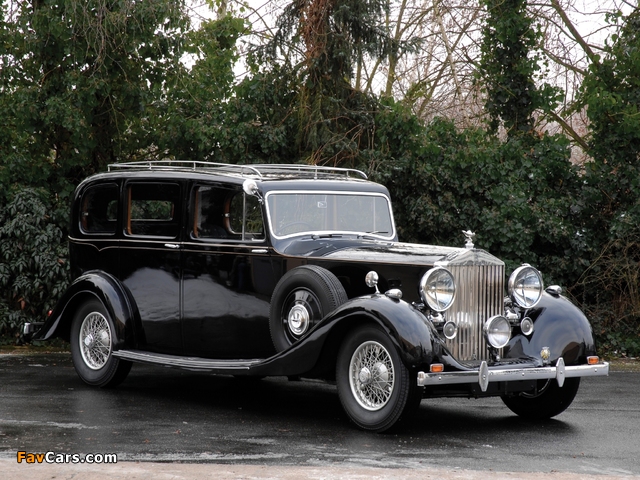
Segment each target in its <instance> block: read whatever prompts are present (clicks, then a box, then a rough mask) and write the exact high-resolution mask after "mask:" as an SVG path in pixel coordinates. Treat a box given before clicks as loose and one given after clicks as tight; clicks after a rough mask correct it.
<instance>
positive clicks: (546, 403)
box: [502, 378, 580, 420]
mask: <svg viewBox="0 0 640 480" xmlns="http://www.w3.org/2000/svg"><path fill="white" fill-rule="evenodd" d="M579 386H580V378H567V379H565V381H564V385H563V386H562V387H559V386H558V382H557V381H556V380H541V381H539V382H538V389H537V391H536V392H535V393H524V392H523V393H520V394H518V395H503V396H502V401H503V402H504V404H505V405H506V406H507V407H509V410H511V411H512V412H513V413H515V414H516V415H518V416H520V417H522V418H526V419H528V420H545V419H548V418H551V417H555V416H556V415H559V414H561V413H562V412H564V411H565V410H566V409H567V408H568V407H569V405H571V402H573V399H574V398H575V397H576V394H577V393H578V387H579Z"/></svg>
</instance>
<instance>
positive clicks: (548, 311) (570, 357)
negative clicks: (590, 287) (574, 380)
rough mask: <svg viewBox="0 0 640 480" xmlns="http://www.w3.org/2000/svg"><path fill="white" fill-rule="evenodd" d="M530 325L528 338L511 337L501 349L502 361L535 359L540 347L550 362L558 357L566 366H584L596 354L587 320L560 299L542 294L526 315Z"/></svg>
mask: <svg viewBox="0 0 640 480" xmlns="http://www.w3.org/2000/svg"><path fill="white" fill-rule="evenodd" d="M526 316H528V317H529V318H531V319H532V320H533V322H534V331H533V334H531V336H530V337H526V336H524V335H522V334H519V335H514V337H513V338H512V339H511V341H510V342H509V344H508V345H507V346H506V347H505V349H504V359H505V360H506V359H508V358H522V357H532V358H536V359H539V358H540V351H541V350H542V348H543V347H549V349H550V352H551V357H550V359H549V360H550V362H551V363H552V364H555V362H556V361H557V360H558V358H560V357H562V358H563V359H564V362H565V364H566V365H579V364H585V363H586V357H587V356H589V355H596V347H595V342H594V339H593V332H592V330H591V325H590V324H589V321H588V320H587V317H586V316H585V315H584V314H583V313H582V312H581V311H580V309H578V307H576V306H575V305H574V304H573V303H571V302H570V301H569V300H568V299H567V298H565V297H563V296H560V295H559V296H554V295H550V294H548V293H546V292H545V293H544V294H543V296H542V299H541V300H540V303H538V305H537V306H536V307H535V308H533V309H531V310H529V311H528V312H527V314H526Z"/></svg>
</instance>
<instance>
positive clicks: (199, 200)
mask: <svg viewBox="0 0 640 480" xmlns="http://www.w3.org/2000/svg"><path fill="white" fill-rule="evenodd" d="M228 195H229V190H228V189H222V188H219V187H213V186H202V185H201V186H197V187H196V188H195V190H194V198H193V211H194V212H195V213H194V218H193V232H192V236H193V237H196V238H229V237H230V234H231V232H230V231H229V230H228V228H227V226H226V225H225V224H226V216H225V214H224V206H225V199H226V198H227V197H228Z"/></svg>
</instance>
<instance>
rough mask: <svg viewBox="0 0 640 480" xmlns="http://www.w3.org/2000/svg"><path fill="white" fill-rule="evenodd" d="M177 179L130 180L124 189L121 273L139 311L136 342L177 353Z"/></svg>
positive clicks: (179, 213)
mask: <svg viewBox="0 0 640 480" xmlns="http://www.w3.org/2000/svg"><path fill="white" fill-rule="evenodd" d="M183 189H184V186H183V184H182V183H180V182H178V181H174V180H166V181H162V180H149V181H138V180H136V181H129V182H127V183H126V184H125V186H124V189H123V195H124V199H123V205H124V215H123V217H124V224H123V230H124V234H123V239H122V242H121V244H120V278H121V280H122V282H123V283H124V285H125V286H126V287H127V288H128V289H129V291H130V292H131V294H132V296H133V299H134V301H135V306H136V307H137V309H138V311H139V313H140V319H141V322H142V328H143V331H144V338H143V339H141V340H140V344H141V347H142V348H144V349H146V350H150V351H154V352H160V353H170V354H180V353H182V330H181V326H180V260H181V258H180V256H181V243H180V236H181V219H182V209H183V202H182V192H183Z"/></svg>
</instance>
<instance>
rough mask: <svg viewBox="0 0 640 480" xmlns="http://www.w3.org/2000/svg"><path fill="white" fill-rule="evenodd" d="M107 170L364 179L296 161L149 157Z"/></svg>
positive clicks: (341, 170)
mask: <svg viewBox="0 0 640 480" xmlns="http://www.w3.org/2000/svg"><path fill="white" fill-rule="evenodd" d="M107 169H108V171H109V172H111V171H113V170H126V169H130V170H173V171H175V170H178V171H195V172H200V173H213V174H222V175H237V176H242V177H250V178H256V179H267V178H300V177H304V178H313V179H316V180H317V179H340V178H343V179H344V178H360V179H363V180H366V179H367V175H366V174H365V173H364V172H362V171H361V170H356V169H353V168H340V167H323V166H317V165H297V164H252V165H235V164H228V163H214V162H200V161H190V160H151V161H141V162H125V163H111V164H109V165H108V166H107Z"/></svg>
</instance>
